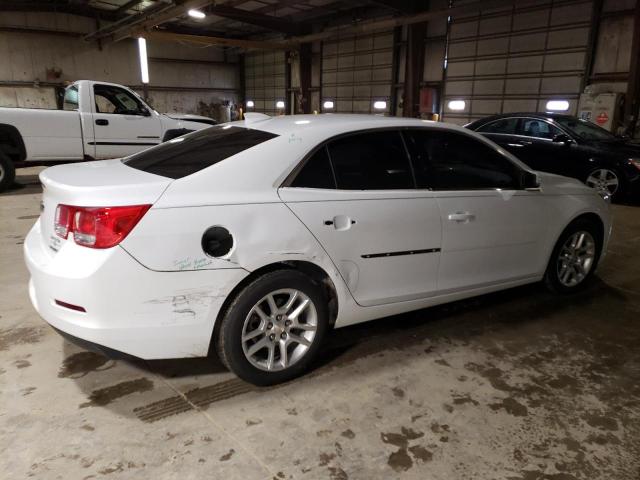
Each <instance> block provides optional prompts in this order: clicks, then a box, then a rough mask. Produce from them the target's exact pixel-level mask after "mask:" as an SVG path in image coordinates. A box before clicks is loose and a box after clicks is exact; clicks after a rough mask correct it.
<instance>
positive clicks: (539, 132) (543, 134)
mask: <svg viewBox="0 0 640 480" xmlns="http://www.w3.org/2000/svg"><path fill="white" fill-rule="evenodd" d="M561 133H562V132H561V131H560V129H558V128H556V127H554V126H553V125H551V124H550V123H548V122H545V121H544V120H537V119H534V118H523V119H522V126H521V131H520V135H524V136H525V137H534V138H548V139H549V140H553V137H555V136H556V135H560V134H561Z"/></svg>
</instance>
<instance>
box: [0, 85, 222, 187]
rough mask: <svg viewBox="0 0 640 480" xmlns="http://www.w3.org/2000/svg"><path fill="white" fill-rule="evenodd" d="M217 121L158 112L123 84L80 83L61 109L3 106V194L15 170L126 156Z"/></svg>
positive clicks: (0, 147) (69, 90)
mask: <svg viewBox="0 0 640 480" xmlns="http://www.w3.org/2000/svg"><path fill="white" fill-rule="evenodd" d="M215 123H216V122H215V120H212V119H211V118H207V117H201V116H199V115H181V114H171V115H167V114H160V113H158V112H156V111H155V110H154V109H152V108H151V107H150V106H149V105H147V104H146V103H145V102H144V100H143V99H142V98H140V96H139V95H138V94H136V93H135V92H134V91H133V90H130V89H129V88H127V87H124V86H122V85H117V84H113V83H106V82H97V81H92V80H78V81H77V82H75V83H73V84H71V85H69V86H68V87H67V88H66V90H65V94H64V102H63V105H62V108H61V109H59V110H49V109H35V108H0V191H3V190H5V189H6V188H7V187H9V186H10V185H11V184H12V183H13V180H14V177H15V168H16V167H25V166H35V165H47V164H55V163H63V162H74V161H83V160H98V159H107V158H119V157H125V156H128V155H131V154H133V153H136V152H139V151H140V150H144V149H146V148H149V147H151V146H153V145H157V144H159V143H162V142H164V141H167V140H170V139H172V138H175V137H178V136H180V135H184V134H185V133H189V132H192V131H195V130H200V129H203V128H207V127H209V126H210V125H213V124H215Z"/></svg>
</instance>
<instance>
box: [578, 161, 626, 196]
mask: <svg viewBox="0 0 640 480" xmlns="http://www.w3.org/2000/svg"><path fill="white" fill-rule="evenodd" d="M584 183H586V184H587V185H588V186H589V187H591V188H593V189H595V190H597V191H598V193H600V195H602V196H607V197H610V198H612V199H613V198H616V199H617V198H619V197H620V196H621V194H622V192H623V186H624V185H623V184H624V179H623V178H622V177H621V176H620V174H619V173H618V172H617V171H616V170H613V169H611V168H597V169H596V170H594V171H592V172H591V173H590V174H589V176H588V177H587V179H586V180H585V182H584Z"/></svg>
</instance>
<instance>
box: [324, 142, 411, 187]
mask: <svg viewBox="0 0 640 480" xmlns="http://www.w3.org/2000/svg"><path fill="white" fill-rule="evenodd" d="M327 148H328V151H329V157H330V159H331V164H332V165H333V171H334V173H335V177H336V184H337V187H338V188H339V189H342V190H392V189H408V188H414V184H413V176H412V173H411V165H410V163H409V159H408V157H407V152H406V150H405V148H404V144H403V142H402V137H400V132H397V131H382V132H367V133H359V134H355V135H349V136H347V137H342V138H339V139H337V140H334V141H332V142H330V143H329V144H328V146H327Z"/></svg>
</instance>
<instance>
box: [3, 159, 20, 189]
mask: <svg viewBox="0 0 640 480" xmlns="http://www.w3.org/2000/svg"><path fill="white" fill-rule="evenodd" d="M15 178H16V169H15V166H14V165H13V162H12V161H11V159H10V158H9V157H8V156H7V155H5V154H4V153H3V152H2V151H0V192H4V191H5V190H7V189H8V188H9V187H10V186H11V185H13V181H14V180H15Z"/></svg>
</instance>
